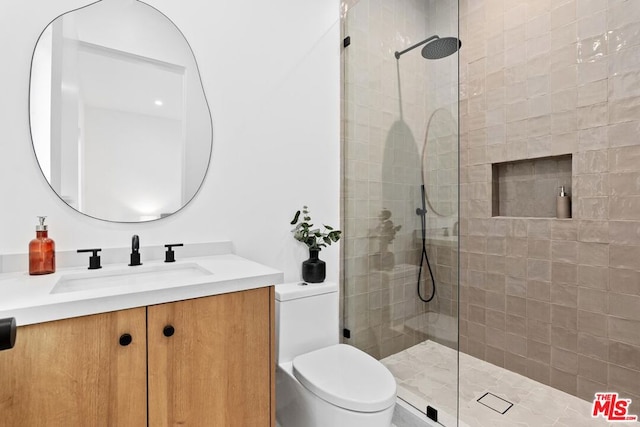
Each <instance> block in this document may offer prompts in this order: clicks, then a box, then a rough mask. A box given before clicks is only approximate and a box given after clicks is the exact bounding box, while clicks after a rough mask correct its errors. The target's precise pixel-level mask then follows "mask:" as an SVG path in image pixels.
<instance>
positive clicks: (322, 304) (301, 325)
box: [276, 282, 339, 364]
mask: <svg viewBox="0 0 640 427" xmlns="http://www.w3.org/2000/svg"><path fill="white" fill-rule="evenodd" d="M338 304H339V302H338V285H337V284H336V283H333V282H324V283H309V284H306V283H305V284H302V282H297V283H285V284H282V285H276V343H277V345H276V360H277V361H278V363H279V364H280V363H286V362H290V361H292V360H293V359H294V358H295V357H296V356H298V355H300V354H305V353H308V352H310V351H313V350H317V349H320V348H323V347H327V346H330V345H334V344H338V341H339V338H338V327H339V326H338V320H339V319H338Z"/></svg>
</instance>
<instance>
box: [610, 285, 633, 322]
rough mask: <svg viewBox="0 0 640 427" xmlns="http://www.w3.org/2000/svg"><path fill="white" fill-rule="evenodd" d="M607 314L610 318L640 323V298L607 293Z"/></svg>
mask: <svg viewBox="0 0 640 427" xmlns="http://www.w3.org/2000/svg"><path fill="white" fill-rule="evenodd" d="M608 300H609V301H608V302H609V307H608V313H609V314H611V315H612V316H617V317H622V318H625V319H630V320H637V321H640V296H635V295H624V294H617V293H613V292H610V293H608Z"/></svg>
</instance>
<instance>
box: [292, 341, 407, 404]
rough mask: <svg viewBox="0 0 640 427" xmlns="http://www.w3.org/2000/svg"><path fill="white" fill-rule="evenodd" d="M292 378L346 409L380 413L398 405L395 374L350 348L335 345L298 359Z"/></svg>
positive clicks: (320, 396)
mask: <svg viewBox="0 0 640 427" xmlns="http://www.w3.org/2000/svg"><path fill="white" fill-rule="evenodd" d="M293 375H294V376H295V377H296V378H297V379H298V381H300V383H301V384H302V385H304V387H305V388H307V389H308V390H309V391H311V392H312V393H313V394H315V395H316V396H318V397H319V398H321V399H323V400H325V401H327V402H329V403H331V404H333V405H335V406H339V407H341V408H344V409H348V410H352V411H358V412H378V411H382V410H384V409H387V408H389V407H390V406H392V405H393V404H394V403H395V399H396V382H395V379H394V378H393V375H391V373H390V372H389V371H388V370H387V369H386V368H385V367H384V366H383V365H382V364H381V363H380V362H379V361H377V360H376V359H374V358H373V357H371V356H369V355H368V354H366V353H365V352H363V351H361V350H358V349H357V348H355V347H352V346H350V345H346V344H336V345H332V346H330V347H325V348H321V349H319V350H315V351H312V352H309V353H306V354H303V355H300V356H298V357H296V358H295V359H293Z"/></svg>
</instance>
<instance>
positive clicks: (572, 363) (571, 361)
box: [551, 348, 578, 375]
mask: <svg viewBox="0 0 640 427" xmlns="http://www.w3.org/2000/svg"><path fill="white" fill-rule="evenodd" d="M551 366H552V367H554V368H557V369H558V370H560V371H562V372H566V373H568V374H573V375H577V374H578V355H577V353H575V352H573V351H568V350H563V349H560V348H551Z"/></svg>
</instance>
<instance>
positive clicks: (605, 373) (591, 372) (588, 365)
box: [577, 355, 609, 384]
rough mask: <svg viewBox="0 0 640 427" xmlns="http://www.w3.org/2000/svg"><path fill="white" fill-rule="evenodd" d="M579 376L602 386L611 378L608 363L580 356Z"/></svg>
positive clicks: (578, 362)
mask: <svg viewBox="0 0 640 427" xmlns="http://www.w3.org/2000/svg"><path fill="white" fill-rule="evenodd" d="M577 365H578V375H579V376H581V377H583V378H589V379H591V380H593V381H596V382H599V383H601V384H606V383H607V381H608V378H609V365H608V363H607V362H605V361H602V360H598V359H594V358H592V357H588V356H582V355H580V356H578V361H577Z"/></svg>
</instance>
